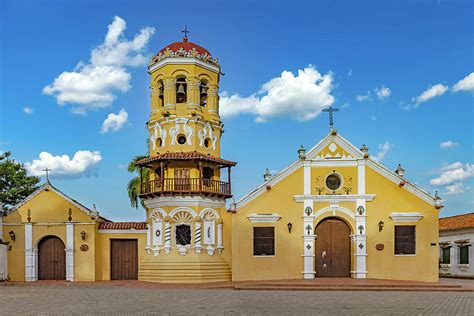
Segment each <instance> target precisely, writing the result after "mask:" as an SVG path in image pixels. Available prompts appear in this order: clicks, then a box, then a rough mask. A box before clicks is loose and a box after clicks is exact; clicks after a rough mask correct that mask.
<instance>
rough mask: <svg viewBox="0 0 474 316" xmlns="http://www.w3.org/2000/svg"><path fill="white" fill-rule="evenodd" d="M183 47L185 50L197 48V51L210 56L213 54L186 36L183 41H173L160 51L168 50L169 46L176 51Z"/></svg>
mask: <svg viewBox="0 0 474 316" xmlns="http://www.w3.org/2000/svg"><path fill="white" fill-rule="evenodd" d="M181 47H182V48H183V49H184V50H185V51H190V50H192V49H193V48H195V49H196V51H197V52H198V53H199V54H201V55H203V54H205V53H206V54H208V55H209V56H211V53H210V52H209V51H208V50H207V49H205V48H204V47H202V46H199V45H197V44H194V43H192V42H188V39H187V38H186V37H185V38H183V41H182V42H174V43H171V44H169V45H166V46H165V47H163V48H162V49H161V50H160V51H159V52H158V54H159V53H163V52H165V51H166V49H167V48H169V49H170V50H172V51H173V52H176V51H178V50H179V49H180V48H181Z"/></svg>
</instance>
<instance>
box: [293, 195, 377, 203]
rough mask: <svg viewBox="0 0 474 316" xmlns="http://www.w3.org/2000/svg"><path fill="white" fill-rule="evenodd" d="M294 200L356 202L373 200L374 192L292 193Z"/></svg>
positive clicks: (299, 201)
mask: <svg viewBox="0 0 474 316" xmlns="http://www.w3.org/2000/svg"><path fill="white" fill-rule="evenodd" d="M293 199H294V200H295V202H298V203H301V202H304V201H305V200H306V201H307V200H310V201H313V202H335V201H336V202H356V201H357V200H358V199H362V200H365V201H373V199H375V194H340V195H339V194H325V195H294V196H293Z"/></svg>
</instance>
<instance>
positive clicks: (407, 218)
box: [390, 212, 423, 223]
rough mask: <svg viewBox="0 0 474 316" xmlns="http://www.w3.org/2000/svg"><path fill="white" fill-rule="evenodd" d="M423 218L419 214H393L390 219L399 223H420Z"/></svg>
mask: <svg viewBox="0 0 474 316" xmlns="http://www.w3.org/2000/svg"><path fill="white" fill-rule="evenodd" d="M422 218H423V214H421V213H418V212H411V213H409V212H406V213H392V214H390V219H391V220H392V221H394V222H397V223H411V222H418V221H420V220H421V219H422Z"/></svg>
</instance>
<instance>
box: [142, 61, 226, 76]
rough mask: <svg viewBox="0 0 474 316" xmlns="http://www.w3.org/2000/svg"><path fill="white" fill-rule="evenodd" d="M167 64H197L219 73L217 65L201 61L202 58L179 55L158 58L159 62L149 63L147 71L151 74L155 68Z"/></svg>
mask: <svg viewBox="0 0 474 316" xmlns="http://www.w3.org/2000/svg"><path fill="white" fill-rule="evenodd" d="M168 64H171V65H177V64H178V65H186V64H191V65H198V66H200V67H202V68H205V69H207V70H211V71H214V72H216V73H219V71H220V70H219V67H218V66H215V65H212V64H210V63H208V62H205V61H202V60H199V59H196V58H191V57H189V58H188V57H179V58H164V59H162V60H160V61H159V62H157V63H154V64H152V65H150V66H149V67H148V73H150V74H151V73H152V72H154V71H155V70H157V69H159V68H161V67H163V66H165V65H168Z"/></svg>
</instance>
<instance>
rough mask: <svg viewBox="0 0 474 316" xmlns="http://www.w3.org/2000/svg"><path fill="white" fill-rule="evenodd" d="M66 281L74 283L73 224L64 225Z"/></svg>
mask: <svg viewBox="0 0 474 316" xmlns="http://www.w3.org/2000/svg"><path fill="white" fill-rule="evenodd" d="M65 250H66V281H74V223H71V222H68V223H66V249H65Z"/></svg>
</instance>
